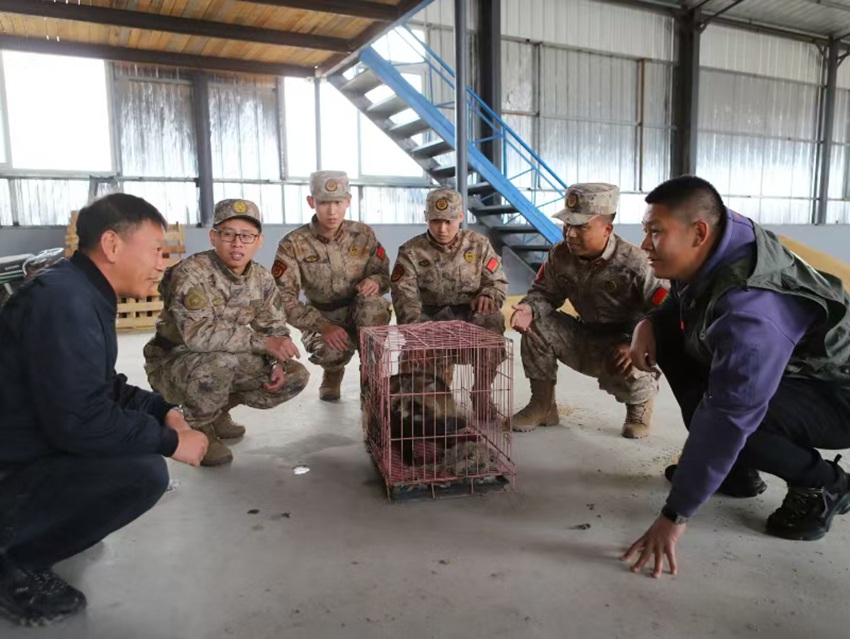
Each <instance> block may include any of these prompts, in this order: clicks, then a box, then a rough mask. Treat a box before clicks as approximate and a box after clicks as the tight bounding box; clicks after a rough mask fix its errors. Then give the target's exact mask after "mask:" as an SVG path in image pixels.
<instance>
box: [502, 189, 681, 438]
mask: <svg viewBox="0 0 850 639" xmlns="http://www.w3.org/2000/svg"><path fill="white" fill-rule="evenodd" d="M619 197H620V191H619V189H618V188H617V187H616V186H613V185H610V184H574V185H573V186H571V187H570V188H569V189H568V190H567V194H566V208H564V209H563V210H562V211H561V212H559V213H557V214H556V215H555V216H554V217H555V218H557V219H559V220H561V221H563V223H564V240H563V241H562V242H558V244H556V245H555V246H554V247H553V248H552V249H551V251H550V252H549V255H548V257H547V258H546V261H545V263H544V264H543V266H541V267H540V271H539V272H538V274H537V278H536V279H535V280H534V283H533V284H532V286H531V290H530V291H529V292H528V295H527V296H526V297H525V298H524V299H523V300H522V301H521V302H520V303H519V304H518V305H517V306H516V307H515V312H514V314H513V316H512V318H511V324H512V326H513V327H514V328H515V329H516V330H518V331H520V332H521V333H523V337H522V347H521V352H522V363H523V368H524V369H525V376H526V377H527V378H528V379H529V380H530V381H531V401H530V402H529V404H528V406H526V407H525V408H523V409H522V410H521V411H519V412H518V413H517V414H516V415H515V416H514V430H518V431H529V430H534V428H535V427H537V426H553V425H555V424H557V423H558V422H559V419H560V418H559V415H558V407H557V405H556V404H555V382H556V379H557V375H558V360H561V361H562V362H564V363H565V364H566V365H567V366H569V367H570V368H572V369H574V370H577V371H579V372H580V373H584V374H585V375H589V376H591V377H595V378H596V379H598V380H599V387H600V388H601V389H603V390H605V391H607V392H608V393H610V394H612V395H613V396H614V397H615V398H616V399H617V401H619V402H622V403H625V404H626V409H627V410H626V420H625V422H624V424H623V430H622V434H623V437H627V438H630V439H636V438H641V437H646V436H647V435H648V434H649V429H650V423H651V420H652V407H653V402H654V401H655V395H656V393H657V392H658V382H657V381H656V377H655V376H654V375H652V374H650V373H645V372H641V371H638V370H637V369H635V368H634V367H633V366H632V365H631V360H630V359H629V355H628V353H629V344H630V342H631V335H632V331H633V330H634V328H635V325H636V324H637V323H638V321H640V320H641V319H642V318H643V316H644V314H645V313H646V312H647V311H649V310H650V309H651V308H653V307H654V306H656V305H658V304H660V303H661V302H662V301H663V300H664V297H665V296H666V295H667V290H668V289H669V284H668V283H667V282H666V281H665V280H659V279H658V278H656V277H655V276H654V275H653V273H652V269H651V268H650V265H649V260H648V259H647V257H646V255H645V254H644V252H643V251H641V250H640V249H639V248H638V247H636V246H634V245H632V244H629V243H628V242H625V241H623V240H622V239H620V238H619V237H617V236H616V235H614V234H613V224H612V223H613V220H614V216H615V215H616V212H617V204H618V202H619ZM565 300H569V301H570V302H571V303H572V305H573V307H574V308H575V310H576V312H577V313H578V318H575V317H572V316H570V315H567V314H566V313H563V312H560V311H558V309H559V308H560V307H561V306H562V305H563V303H564V301H565Z"/></svg>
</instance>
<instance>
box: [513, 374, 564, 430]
mask: <svg viewBox="0 0 850 639" xmlns="http://www.w3.org/2000/svg"><path fill="white" fill-rule="evenodd" d="M560 422H561V416H560V415H559V414H558V405H557V404H556V403H555V382H547V381H545V380H541V379H532V380H531V401H529V402H528V406H526V407H525V408H523V409H522V410H521V411H519V412H518V413H517V414H516V415H514V424H513V429H514V430H515V431H517V432H519V433H527V432H530V431H532V430H534V429H535V428H537V427H538V426H557V425H558V424H559V423H560Z"/></svg>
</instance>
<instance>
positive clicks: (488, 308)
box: [471, 295, 496, 315]
mask: <svg viewBox="0 0 850 639" xmlns="http://www.w3.org/2000/svg"><path fill="white" fill-rule="evenodd" d="M471 306H472V310H473V311H475V312H476V313H481V314H483V315H490V314H491V313H495V312H496V302H495V301H494V300H493V298H492V297H487V296H486V295H479V296H478V297H476V298H475V299H474V300H472V304H471Z"/></svg>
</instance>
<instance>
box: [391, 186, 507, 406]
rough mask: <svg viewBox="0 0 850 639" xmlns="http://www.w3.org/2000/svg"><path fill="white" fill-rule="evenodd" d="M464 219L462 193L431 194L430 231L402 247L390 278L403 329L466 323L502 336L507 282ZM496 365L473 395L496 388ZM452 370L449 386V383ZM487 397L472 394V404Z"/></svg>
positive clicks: (478, 375) (479, 374) (478, 379)
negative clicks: (435, 323) (414, 325)
mask: <svg viewBox="0 0 850 639" xmlns="http://www.w3.org/2000/svg"><path fill="white" fill-rule="evenodd" d="M464 214H465V211H464V207H463V201H462V199H461V197H460V193H458V192H457V191H455V190H453V189H449V188H439V189H435V190H433V191H431V192H430V193H429V194H428V200H427V204H426V210H425V220H426V221H427V222H428V231H427V232H426V233H423V234H422V235H418V236H416V237H414V238H413V239H411V240H408V241H407V242H405V243H404V244H402V246H401V248H399V252H398V259H397V260H396V263H395V267H394V268H393V273H392V277H391V278H390V279H391V284H390V286H391V288H392V298H393V308H394V310H395V313H396V316H397V317H398V323H399V324H409V323H412V322H427V321H446V320H462V321H465V322H470V323H472V324H475V325H477V326H482V327H484V328H486V329H487V330H490V331H493V332H494V333H497V334H499V335H504V332H505V318H504V316H503V315H502V312H501V308H502V305H503V304H504V303H505V297H506V295H507V290H508V280H507V278H506V277H505V274H504V272H503V271H502V262H501V260H500V259H499V256H498V255H497V254H496V251H495V250H494V249H493V246H492V245H491V244H490V240H488V239H487V238H486V237H484V236H483V235H481V234H480V233H476V232H474V231H469V230H465V229H461V228H460V224H461V221H462V220H463V216H464ZM497 367H498V362H495V367H493V366H491V367H489V370H487V371H475V387H474V388H473V391H476V390H477V391H484V390H486V389H489V388H490V387H491V386H492V383H493V379H494V377H495V375H496V370H497ZM450 371H451V366H449V367H448V368H447V371H446V373H447V377H448V379H446V381H447V382H448V383H449V384H451V373H450ZM481 397H484V393H483V392H481V393H473V399H474V400H475V398H481Z"/></svg>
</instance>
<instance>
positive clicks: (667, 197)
mask: <svg viewBox="0 0 850 639" xmlns="http://www.w3.org/2000/svg"><path fill="white" fill-rule="evenodd" d="M645 201H646V203H647V204H663V205H664V206H666V207H668V208H669V209H671V210H675V211H677V212H679V213H680V214H683V215H684V216H687V217H688V221H694V220H695V219H697V218H702V219H704V220H705V221H706V222H708V224H709V225H710V226H712V227H713V226H716V225H717V224H719V223H720V221H721V220H722V219H723V218H724V216H725V215H726V205H725V204H724V203H723V198H722V197H720V193H718V192H717V189H715V188H714V186H712V184H711V182H708V181H707V180H703V179H702V178H699V177H697V176H695V175H682V176H679V177H675V178H673V179H671V180H667V181H666V182H663V183H662V184H659V185H658V186H656V187H655V188H654V189H652V191H651V192H650V193H649V195H647V196H646V199H645Z"/></svg>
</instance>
